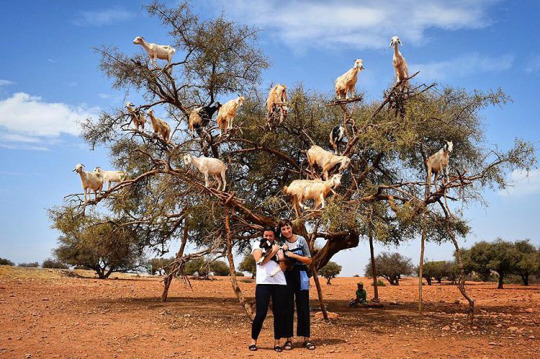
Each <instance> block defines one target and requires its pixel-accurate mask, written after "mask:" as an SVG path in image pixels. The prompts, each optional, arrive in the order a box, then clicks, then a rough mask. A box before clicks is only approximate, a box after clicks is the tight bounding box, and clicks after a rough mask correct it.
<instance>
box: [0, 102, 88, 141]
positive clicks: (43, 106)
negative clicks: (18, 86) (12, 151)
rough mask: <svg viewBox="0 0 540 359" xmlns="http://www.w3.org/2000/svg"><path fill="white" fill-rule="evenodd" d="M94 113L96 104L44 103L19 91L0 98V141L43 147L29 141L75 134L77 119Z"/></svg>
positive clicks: (79, 119) (77, 127)
mask: <svg viewBox="0 0 540 359" xmlns="http://www.w3.org/2000/svg"><path fill="white" fill-rule="evenodd" d="M97 113H98V109H97V108H88V107H86V106H83V105H81V106H76V107H74V106H69V105H67V104H64V103H47V102H43V101H42V99H41V98H40V97H37V96H31V95H29V94H26V93H23V92H19V93H16V94H13V95H12V96H11V97H9V98H7V99H5V100H1V101H0V128H4V129H5V131H3V132H2V134H1V135H0V144H1V145H2V147H4V148H21V146H22V144H24V146H26V147H25V148H26V149H44V148H46V147H45V146H29V144H36V145H37V144H42V145H43V143H44V142H46V144H51V143H54V141H55V138H57V137H59V136H60V135H61V134H69V135H73V136H77V135H79V133H80V126H79V123H80V122H82V121H84V120H86V119H87V118H91V117H93V118H95V117H96V116H97ZM24 146H23V147H24ZM30 147H32V148H30ZM41 147H43V148H41Z"/></svg>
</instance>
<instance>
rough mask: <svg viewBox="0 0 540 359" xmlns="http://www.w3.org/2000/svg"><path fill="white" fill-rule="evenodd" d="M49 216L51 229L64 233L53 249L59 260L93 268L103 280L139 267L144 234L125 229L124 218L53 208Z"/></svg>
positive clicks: (66, 208) (69, 208) (126, 227)
mask: <svg viewBox="0 0 540 359" xmlns="http://www.w3.org/2000/svg"><path fill="white" fill-rule="evenodd" d="M49 217H50V219H51V220H52V222H53V225H52V227H53V228H55V229H57V230H59V231H60V232H61V233H62V235H61V236H60V237H59V238H58V242H59V246H58V247H57V248H56V249H55V250H54V254H55V256H56V257H57V258H58V260H59V261H61V262H63V263H67V264H70V265H74V266H77V265H83V266H85V267H88V268H91V269H92V270H94V271H95V272H96V273H97V274H98V276H99V278H101V279H105V278H108V277H109V276H110V275H111V273H113V272H125V271H128V270H132V269H134V268H137V267H138V266H139V261H140V259H141V258H142V248H143V247H142V245H141V243H144V239H143V238H142V237H141V235H142V233H141V232H139V231H136V230H134V229H133V228H131V227H130V226H123V225H122V220H121V219H117V220H114V219H112V218H109V217H101V216H99V215H96V214H94V213H89V214H86V215H85V216H83V215H81V214H79V213H77V212H76V211H75V209H74V208H72V207H62V208H55V209H50V210H49Z"/></svg>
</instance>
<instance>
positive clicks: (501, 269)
mask: <svg viewBox="0 0 540 359" xmlns="http://www.w3.org/2000/svg"><path fill="white" fill-rule="evenodd" d="M533 250H535V248H534V247H533V246H531V245H530V244H528V242H527V241H520V242H517V243H515V244H514V243H510V242H506V241H503V240H502V239H501V238H499V239H497V240H496V241H495V242H492V243H488V242H484V241H483V242H478V243H476V244H475V245H473V246H472V247H471V248H470V249H468V250H464V251H463V262H464V266H466V267H467V269H468V270H469V271H475V272H476V273H478V274H479V275H480V277H481V278H482V280H483V281H487V280H488V279H489V276H490V273H491V271H494V272H497V274H498V276H499V279H498V282H499V284H498V288H499V289H502V288H503V284H504V277H505V276H506V275H508V274H512V273H516V274H520V273H524V274H528V273H530V272H529V270H534V269H535V268H536V267H535V264H534V260H532V263H530V267H529V260H530V259H531V258H532V257H533V256H534V254H533V253H531V252H532V251H533ZM531 254H532V255H531ZM527 277H528V275H527ZM524 283H527V282H526V281H525V279H524ZM525 285H526V284H525Z"/></svg>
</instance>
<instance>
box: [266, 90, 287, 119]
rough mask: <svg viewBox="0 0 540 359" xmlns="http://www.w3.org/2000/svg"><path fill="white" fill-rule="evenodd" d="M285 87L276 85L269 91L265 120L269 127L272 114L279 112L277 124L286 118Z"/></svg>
mask: <svg viewBox="0 0 540 359" xmlns="http://www.w3.org/2000/svg"><path fill="white" fill-rule="evenodd" d="M288 110H289V109H288V108H287V86H286V85H280V84H277V85H275V86H274V87H272V89H271V90H270V93H269V94H268V99H267V100H266V120H267V124H268V125H269V126H270V124H271V122H272V118H273V116H274V113H275V112H277V111H279V124H281V123H282V122H283V120H285V118H286V117H287V112H288Z"/></svg>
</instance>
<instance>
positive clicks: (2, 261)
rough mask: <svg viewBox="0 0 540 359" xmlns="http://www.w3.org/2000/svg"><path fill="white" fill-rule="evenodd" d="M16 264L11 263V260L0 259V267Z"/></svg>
mask: <svg viewBox="0 0 540 359" xmlns="http://www.w3.org/2000/svg"><path fill="white" fill-rule="evenodd" d="M14 265H15V263H13V262H12V261H10V260H9V259H5V258H0V266H14Z"/></svg>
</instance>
